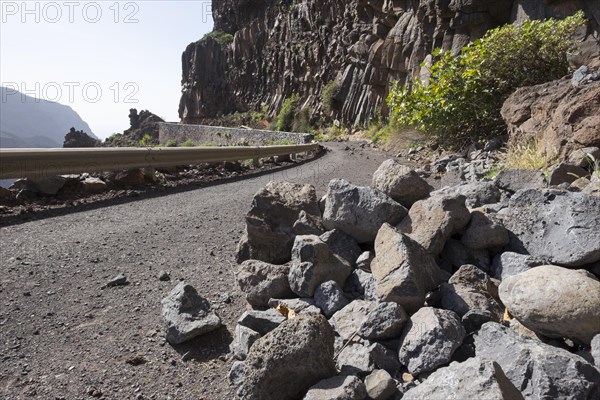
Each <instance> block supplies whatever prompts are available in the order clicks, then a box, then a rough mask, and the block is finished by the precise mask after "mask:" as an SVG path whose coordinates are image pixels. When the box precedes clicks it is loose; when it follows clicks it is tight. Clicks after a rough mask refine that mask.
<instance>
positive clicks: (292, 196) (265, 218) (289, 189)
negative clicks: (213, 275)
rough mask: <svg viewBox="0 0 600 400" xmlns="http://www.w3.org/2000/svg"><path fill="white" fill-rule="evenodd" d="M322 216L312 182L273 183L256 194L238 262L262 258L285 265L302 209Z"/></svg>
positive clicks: (249, 213)
mask: <svg viewBox="0 0 600 400" xmlns="http://www.w3.org/2000/svg"><path fill="white" fill-rule="evenodd" d="M301 211H305V213H306V214H310V215H311V216H315V217H318V216H320V213H321V211H320V210H319V206H318V204H317V195H316V193H315V188H314V187H313V186H312V185H296V184H293V183H289V182H269V183H267V185H266V186H265V187H264V188H262V189H261V190H259V191H258V193H256V194H255V195H254V199H253V200H252V206H251V208H250V211H249V212H248V214H247V215H246V233H245V234H244V236H243V237H242V239H240V243H239V244H238V248H237V261H238V263H241V262H243V261H245V260H250V259H254V260H260V261H265V262H268V263H272V264H284V263H286V262H288V261H289V260H290V253H291V250H292V246H293V244H294V238H295V237H296V233H295V231H294V223H295V222H296V221H297V220H298V218H299V216H300V212H301Z"/></svg>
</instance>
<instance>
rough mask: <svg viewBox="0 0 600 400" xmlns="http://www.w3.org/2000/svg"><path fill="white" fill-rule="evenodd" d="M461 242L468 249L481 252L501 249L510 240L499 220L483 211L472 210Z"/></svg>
mask: <svg viewBox="0 0 600 400" xmlns="http://www.w3.org/2000/svg"><path fill="white" fill-rule="evenodd" d="M461 241H462V243H463V244H464V245H465V246H467V247H468V248H470V249H474V250H481V249H498V248H502V247H504V246H506V245H507V244H508V243H509V241H510V240H509V238H508V232H507V230H506V228H504V225H502V221H501V220H500V219H499V218H497V217H496V216H495V215H494V214H490V213H486V212H484V211H483V210H473V211H472V212H471V221H470V222H469V224H468V225H467V228H466V229H465V233H464V234H463V235H462V238H461Z"/></svg>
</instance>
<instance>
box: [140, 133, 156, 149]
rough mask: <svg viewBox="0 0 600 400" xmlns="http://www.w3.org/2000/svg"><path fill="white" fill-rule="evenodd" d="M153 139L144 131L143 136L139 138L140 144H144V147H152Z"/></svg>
mask: <svg viewBox="0 0 600 400" xmlns="http://www.w3.org/2000/svg"><path fill="white" fill-rule="evenodd" d="M154 144H155V143H154V140H153V139H152V136H151V135H150V134H148V133H146V134H145V135H144V136H142V138H141V139H140V146H144V147H152V146H154Z"/></svg>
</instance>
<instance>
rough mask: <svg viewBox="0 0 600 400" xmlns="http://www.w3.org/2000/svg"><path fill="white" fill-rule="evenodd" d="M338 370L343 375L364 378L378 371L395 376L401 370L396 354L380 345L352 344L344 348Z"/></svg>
mask: <svg viewBox="0 0 600 400" xmlns="http://www.w3.org/2000/svg"><path fill="white" fill-rule="evenodd" d="M337 368H338V370H339V371H340V372H341V373H342V374H353V375H358V376H360V377H364V376H366V375H368V374H370V373H371V372H373V371H375V370H376V369H384V370H386V371H388V372H389V373H390V374H392V375H395V374H396V373H397V372H398V370H399V369H400V363H399V362H398V356H397V355H396V353H395V352H393V351H392V350H390V349H388V348H387V347H385V346H383V345H382V344H380V343H377V342H375V343H369V342H364V344H361V343H352V344H350V345H349V346H346V347H345V348H343V349H342V350H341V351H340V353H339V355H338V357H337Z"/></svg>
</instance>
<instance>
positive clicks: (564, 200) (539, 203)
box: [502, 189, 600, 267]
mask: <svg viewBox="0 0 600 400" xmlns="http://www.w3.org/2000/svg"><path fill="white" fill-rule="evenodd" d="M598 210H600V197H597V196H591V195H586V194H583V193H572V192H563V191H558V190H533V189H532V190H524V191H520V192H518V193H516V194H515V195H514V196H513V197H512V198H511V200H510V205H509V207H508V208H507V209H505V210H502V211H503V212H502V219H503V222H504V226H505V227H506V228H507V229H508V230H509V235H510V240H511V243H510V250H512V251H515V252H517V253H524V254H530V255H532V256H535V257H538V258H542V259H546V260H548V261H549V262H550V263H552V264H558V265H564V266H571V267H577V266H583V265H586V264H591V263H594V262H596V261H598V260H600V229H598V227H599V226H600V213H599V212H598Z"/></svg>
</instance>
